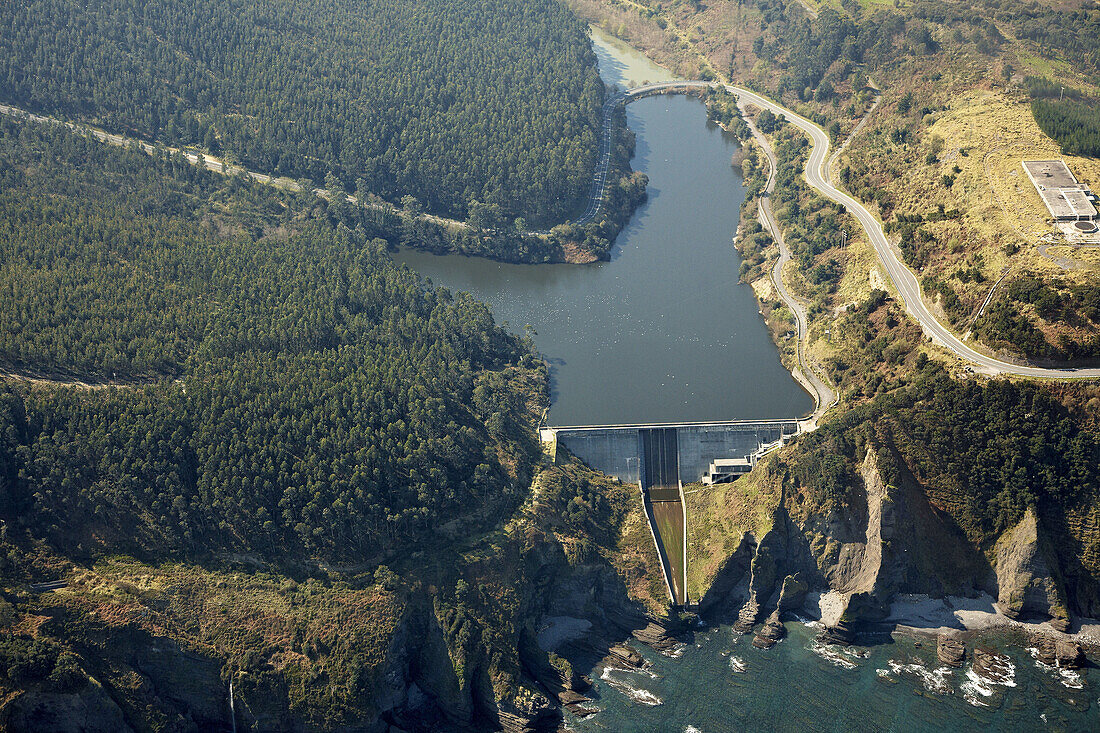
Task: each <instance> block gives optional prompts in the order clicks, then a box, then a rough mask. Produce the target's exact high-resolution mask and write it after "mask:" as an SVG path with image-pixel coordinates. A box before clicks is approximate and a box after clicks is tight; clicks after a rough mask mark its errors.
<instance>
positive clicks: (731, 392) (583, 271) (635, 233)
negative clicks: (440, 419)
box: [397, 36, 813, 425]
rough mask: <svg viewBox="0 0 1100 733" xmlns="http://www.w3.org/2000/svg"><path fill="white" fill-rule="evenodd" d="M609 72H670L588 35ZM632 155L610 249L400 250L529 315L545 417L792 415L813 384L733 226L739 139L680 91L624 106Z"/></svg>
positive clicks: (510, 310) (571, 420)
mask: <svg viewBox="0 0 1100 733" xmlns="http://www.w3.org/2000/svg"><path fill="white" fill-rule="evenodd" d="M595 41H596V49H597V52H598V57H599V61H600V73H601V75H602V76H603V77H604V80H605V82H607V83H608V84H611V85H619V86H627V85H633V84H634V83H636V82H641V81H647V80H648V81H661V80H668V79H671V78H674V77H672V75H671V74H670V73H669V72H668V71H667V70H665V69H662V68H661V67H658V66H655V65H654V64H652V63H651V62H649V60H648V59H646V58H645V57H644V56H641V55H640V54H638V53H637V52H636V51H632V50H631V49H629V47H624V45H623V44H622V43H621V42H617V41H614V42H613V39H611V40H608V39H606V38H603V39H601V37H600V36H596V37H595ZM627 118H628V124H629V125H630V128H631V129H632V130H633V131H634V132H635V133H636V135H637V148H636V153H635V158H634V160H633V162H632V164H633V167H634V169H635V170H640V171H643V172H645V173H646V174H647V175H648V176H649V179H650V185H649V199H648V201H647V202H646V203H645V204H643V205H642V206H641V207H640V208H639V209H638V210H637V212H636V213H635V215H634V217H633V218H632V220H631V222H630V223H629V224H628V225H627V227H626V228H625V229H624V230H623V231H622V233H620V235H619V238H618V239H617V240H616V242H615V247H614V248H613V250H612V253H611V261H610V262H602V263H596V264H593V265H585V266H577V265H509V264H504V263H499V262H493V261H489V260H485V259H480V258H472V257H462V256H456V255H443V256H439V255H432V254H427V253H424V252H416V251H403V252H401V253H400V254H399V255H397V259H398V260H399V261H400V262H404V263H405V264H407V265H409V266H410V267H411V268H413V269H414V270H417V271H419V272H420V273H421V274H423V275H425V276H427V277H429V278H431V280H432V281H433V282H434V283H436V284H438V285H444V286H446V287H448V288H450V289H451V290H456V291H457V290H465V291H468V292H470V293H471V294H472V295H474V297H476V298H478V299H480V300H482V301H485V302H486V303H488V304H489V306H490V308H491V309H492V311H493V314H494V316H495V317H496V318H497V321H498V322H507V323H508V324H509V326H510V327H511V329H512V330H514V331H517V332H521V331H522V330H523V329H524V327H525V326H527V325H530V326H532V327H533V328H534V330H535V332H536V334H537V335H536V337H535V342H536V344H537V345H538V348H539V350H540V351H541V352H542V353H543V354H544V355H545V356H546V357H547V359H548V360H549V362H550V364H551V389H552V395H551V396H552V406H551V410H550V416H549V422H550V423H551V424H555V425H589V424H609V423H632V422H673V421H695V420H731V419H758V418H788V417H799V416H801V415H803V414H805V413H807V412H809V410H810V409H812V406H813V403H812V400H811V398H810V397H809V395H807V394H806V393H805V391H803V390H802V388H801V387H799V385H798V383H797V382H795V380H794V379H793V378H792V377H791V375H790V373H789V372H787V371H786V369H784V367H783V365H782V364H781V363H780V360H779V355H778V352H777V350H776V348H775V345H774V344H773V343H772V341H771V337H770V336H769V334H768V332H767V329H766V327H765V325H764V322H763V319H762V317H761V316H760V314H759V312H758V305H757V303H756V300H755V297H754V295H753V292H752V289H751V288H750V287H749V286H748V285H745V284H743V283H740V282H739V279H738V268H739V266H740V264H741V261H740V258H739V257H738V255H737V251H736V250H735V249H734V246H733V243H732V238H733V236H734V234H735V232H736V229H737V221H738V218H739V210H740V206H741V202H742V201H743V200H744V190H743V187H742V182H741V179H740V172H739V171H738V170H736V169H735V168H734V167H733V166H731V165H730V158H731V156H732V155H733V154H734V153H735V152H736V151H737V149H738V146H737V141H736V139H735V138H733V137H732V136H730V135H727V134H726V133H724V132H723V131H722V130H721V129H720V128H719V127H717V126H715V125H713V124H710V123H708V122H707V119H706V114H705V110H704V107H703V105H702V103H701V102H699V101H698V100H695V99H689V98H686V97H682V96H661V97H652V98H649V99H644V100H641V101H639V102H635V103H633V104H631V105H629V106H628V107H627Z"/></svg>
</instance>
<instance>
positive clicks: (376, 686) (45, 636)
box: [0, 460, 667, 732]
mask: <svg viewBox="0 0 1100 733" xmlns="http://www.w3.org/2000/svg"><path fill="white" fill-rule="evenodd" d="M640 517H641V506H640V500H639V499H638V497H637V492H636V491H634V490H632V488H631V487H624V486H622V485H619V484H617V483H615V482H613V481H611V480H609V479H607V478H606V477H603V476H601V475H599V474H596V473H594V472H592V471H589V470H588V469H586V468H584V467H583V466H581V465H579V464H576V463H572V462H569V461H568V460H567V461H566V462H565V465H560V466H548V467H544V468H543V470H542V471H541V473H539V474H538V476H537V477H536V479H535V481H534V483H533V485H532V487H531V489H530V492H529V498H528V501H527V502H526V503H525V504H524V505H523V506H522V507H521V508H520V509H519V510H518V511H517V512H516V513H515V514H514V515H512V516H510V517H507V518H505V519H504V520H503V521H502V522H501V524H500V525H499V527H498V529H496V530H494V531H492V532H490V533H488V534H485V535H479V536H467V537H464V538H462V539H461V540H460V541H458V542H455V543H453V544H451V545H450V547H449V548H448V549H446V550H441V551H439V552H437V553H435V554H433V555H431V556H428V555H427V554H426V553H420V552H414V553H412V554H411V555H410V557H408V558H407V562H406V563H405V564H403V565H401V566H396V565H395V566H394V567H393V568H387V567H385V566H382V567H380V568H377V569H374V570H373V571H367V572H362V571H358V570H356V569H344V570H342V571H337V570H332V569H330V570H329V571H328V572H327V574H326V573H320V574H318V573H317V571H316V570H315V571H314V573H313V577H301V576H300V572H301V571H300V570H298V571H289V570H287V569H284V570H279V569H276V568H272V567H269V566H265V565H262V564H260V563H258V562H256V561H254V560H250V559H248V558H238V559H237V561H236V564H235V565H233V563H231V564H230V565H231V566H230V567H227V568H213V567H212V568H204V567H200V566H196V565H191V564H163V565H160V566H155V565H151V564H147V563H143V562H140V561H137V560H132V559H128V558H113V559H105V560H101V561H100V562H98V563H96V564H95V565H94V566H93V567H90V568H81V567H78V566H75V565H72V564H71V563H69V562H68V561H67V560H65V559H64V558H61V557H57V556H53V555H48V554H42V552H44V551H42V550H41V548H39V551H37V552H38V554H36V551H35V550H34V549H33V548H31V547H29V546H27V545H22V544H13V543H11V542H7V543H5V547H4V549H5V553H4V554H5V556H6V557H19V558H20V560H19V563H18V564H17V566H15V567H10V566H8V567H6V570H7V573H6V574H7V576H8V577H9V578H11V579H12V581H11V582H6V589H5V590H6V593H7V594H8V597H10V598H12V599H13V600H14V603H13V604H12V605H11V606H8V607H7V609H8V611H9V613H4V614H0V624H2V625H3V626H4V627H6V628H7V630H8V631H10V632H12V633H13V637H12V638H13V639H14V641H13V642H12V644H9V645H7V646H3V648H2V649H0V654H2V655H3V656H4V657H5V658H6V659H7V662H8V663H9V665H11V664H17V661H15V660H19V659H25V658H28V657H31V656H33V657H34V658H36V659H37V658H40V659H41V661H40V662H37V663H36V666H35V667H34V668H33V669H32V668H30V667H28V668H27V669H28V671H27V672H26V673H25V674H24V675H23V676H22V677H18V678H12V677H10V676H9V677H8V678H0V728H3V729H5V730H12V731H23V730H28V731H29V730H39V729H52V730H58V731H67V730H72V731H77V730H126V729H127V726H129V728H131V729H134V730H149V729H162V728H164V727H172V728H173V729H177V730H225V731H228V730H230V729H231V728H232V725H233V716H235V720H236V723H237V726H238V730H271V729H278V730H303V731H306V730H331V729H345V730H366V731H379V732H382V731H391V730H392V731H397V730H407V731H418V730H432V731H436V730H443V731H446V730H456V731H464V730H507V731H522V730H554V729H556V727H557V726H558V724H559V722H560V721H561V708H562V707H563V706H564V705H570V706H573V708H574V709H575V710H578V711H583V709H584V703H585V702H586V701H587V698H586V697H585V696H584V694H583V691H584V689H585V686H586V685H585V680H584V677H583V674H582V672H583V671H587V670H588V669H591V667H592V665H593V664H594V663H595V662H596V661H598V660H599V659H600V658H602V657H603V656H605V655H607V654H608V653H609V652H610V650H611V649H612V647H613V645H614V644H615V643H617V642H620V641H622V640H624V639H628V638H630V637H631V636H632V635H635V634H636V635H637V637H638V638H639V639H641V640H643V641H644V642H646V643H651V644H653V645H655V646H658V647H660V646H661V645H663V644H666V643H667V637H666V635H665V631H664V628H663V626H661V625H660V624H656V625H655V624H654V623H653V622H654V621H655V620H659V619H658V616H659V615H660V614H661V612H662V610H663V608H662V606H661V605H660V604H659V603H658V602H657V599H656V598H654V597H653V596H652V595H651V589H650V585H651V584H650V583H649V582H648V581H647V578H651V577H654V574H655V577H657V578H660V569H659V567H658V565H657V557H656V553H655V551H654V550H653V548H652V542H651V541H649V539H648V533H646V534H645V535H644V538H645V540H646V542H644V543H643V542H640V541H639V540H638V537H641V536H642V535H641V533H640V532H639V531H638V526H642V527H643V528H644V525H640V522H641V519H640ZM47 570H50V571H52V572H53V573H54V574H55V575H57V576H60V578H61V581H60V582H59V583H58V584H57V585H61V586H63V587H54V586H50V587H49V589H46V590H42V587H41V586H34V585H32V584H29V583H25V582H18V579H19V578H20V577H30V576H33V575H34V574H35V573H42V572H45V571H47ZM293 575H298V576H299V577H298V579H297V580H295V579H294V578H293V577H292V576H293ZM623 649H624V650H625V649H626V648H623ZM620 653H622V654H624V655H627V656H628V657H629V652H627V651H622V650H621V651H620ZM66 660H67V661H66ZM574 670H581V671H582V672H574ZM62 672H64V674H62ZM59 680H60V681H59ZM230 683H232V685H233V713H232V714H231V712H230V702H229V700H230V692H229V687H230ZM96 726H100V727H98V728H97V727H96Z"/></svg>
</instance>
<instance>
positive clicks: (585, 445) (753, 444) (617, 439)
mask: <svg viewBox="0 0 1100 733" xmlns="http://www.w3.org/2000/svg"><path fill="white" fill-rule="evenodd" d="M656 429H661V430H671V431H674V433H675V437H676V439H675V446H676V473H677V478H678V479H679V481H680V482H681V483H700V482H701V483H705V484H710V483H717V482H720V481H725V480H730V479H732V478H735V477H736V475H738V474H741V473H748V472H749V471H750V470H751V469H752V467H753V466H754V465H756V460H757V458H758V457H759V456H761V455H763V453H765V452H767V451H768V450H770V449H771V448H773V447H778V446H779V445H782V444H783V443H784V442H785V441H786V440H787V439H789V438H791V437H793V436H795V435H797V434H798V431H799V427H798V420H794V419H790V420H729V421H709V422H682V423H654V424H638V425H583V426H571V427H544V428H542V429H541V431H540V437H541V439H542V441H543V443H548V444H551V450H556V449H557V448H565V449H566V450H568V451H569V452H570V453H572V454H573V455H574V456H576V457H577V458H579V459H581V460H582V461H584V462H585V463H586V464H587V465H588V466H590V467H592V468H595V469H597V470H599V471H603V472H604V473H606V474H607V475H609V476H614V477H615V478H617V479H619V480H620V481H622V482H624V483H640V482H642V481H643V479H645V475H644V474H645V470H644V467H643V461H644V460H645V458H646V450H645V448H646V445H647V441H646V440H645V439H644V438H645V436H647V435H650V433H651V431H653V430H656ZM651 450H652V448H651Z"/></svg>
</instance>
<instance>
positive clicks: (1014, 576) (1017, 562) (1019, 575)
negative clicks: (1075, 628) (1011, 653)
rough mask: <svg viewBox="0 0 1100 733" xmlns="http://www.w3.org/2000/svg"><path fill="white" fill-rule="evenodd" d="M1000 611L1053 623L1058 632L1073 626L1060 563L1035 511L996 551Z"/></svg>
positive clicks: (1032, 511) (998, 606)
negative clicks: (1060, 571)
mask: <svg viewBox="0 0 1100 733" xmlns="http://www.w3.org/2000/svg"><path fill="white" fill-rule="evenodd" d="M995 558H996V567H997V608H998V610H1000V612H1001V613H1003V614H1004V615H1006V616H1008V617H1009V618H1013V619H1015V618H1025V619H1026V618H1035V617H1039V618H1042V619H1047V618H1049V619H1052V624H1053V625H1055V628H1061V630H1063V631H1064V630H1065V628H1066V627H1068V625H1069V619H1068V611H1067V608H1066V599H1065V593H1064V591H1063V589H1062V583H1061V579H1060V573H1059V572H1058V565H1057V559H1056V558H1055V556H1054V553H1053V552H1052V550H1051V547H1050V545H1049V542H1048V541H1047V539H1046V537H1045V536H1043V534H1042V533H1041V532H1040V529H1039V522H1038V519H1037V518H1036V516H1035V512H1034V510H1032V509H1028V510H1027V512H1026V513H1025V514H1024V518H1023V519H1022V520H1020V523H1019V524H1017V525H1016V526H1015V527H1013V528H1012V529H1010V530H1008V531H1007V532H1005V533H1004V534H1003V535H1002V536H1001V538H1000V539H999V540H998V541H997V545H996V548H995Z"/></svg>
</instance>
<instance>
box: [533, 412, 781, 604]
mask: <svg viewBox="0 0 1100 733" xmlns="http://www.w3.org/2000/svg"><path fill="white" fill-rule="evenodd" d="M798 432H799V425H798V421H797V420H734V421H727V422H696V423H690V422H685V423H658V424H649V425H585V426H573V427H559V428H554V427H544V428H542V429H540V431H539V437H540V439H541V440H542V442H543V445H544V447H545V452H546V453H547V454H548V455H549V456H550V457H551V458H552V459H553V460H555V461H556V460H557V457H558V451H561V450H565V451H568V452H569V453H571V454H572V455H574V456H576V457H577V458H579V459H580V460H581V461H583V462H584V463H585V464H587V465H588V466H589V467H590V468H594V469H597V470H599V471H602V472H604V473H606V474H608V475H609V476H613V477H615V478H617V479H619V480H620V481H622V482H623V483H630V484H635V485H636V486H637V487H638V490H639V491H640V492H641V495H642V505H643V507H644V509H645V515H646V520H647V521H648V522H649V528H650V532H651V534H652V535H653V543H654V545H655V546H656V548H657V555H658V557H659V558H660V561H661V572H662V574H663V576H664V581H665V587H666V589H667V590H668V596H669V598H670V599H671V600H672V602H673V604H674V605H676V606H681V607H684V606H687V605H688V604H689V602H690V599H689V598H688V597H687V514H686V511H685V507H686V504H685V502H684V482H687V483H704V484H713V483H719V482H723V481H732V480H733V479H735V478H737V476H739V475H741V474H744V473H748V472H749V471H751V470H752V467H753V466H755V465H756V462H757V460H758V459H759V458H760V457H762V456H763V455H764V454H765V453H767V452H769V451H771V450H773V449H774V448H778V447H779V446H781V445H783V443H784V442H786V440H787V439H788V438H791V437H793V436H795V435H797V434H798Z"/></svg>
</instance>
